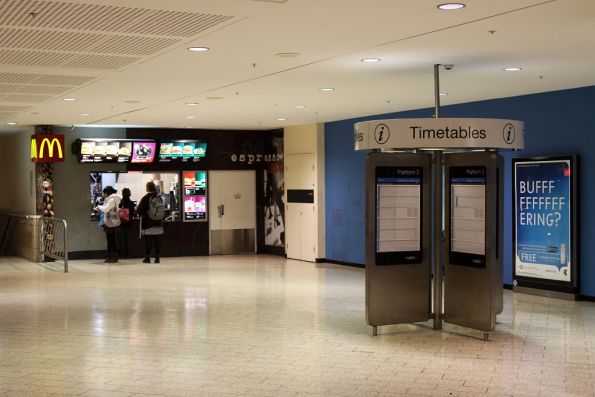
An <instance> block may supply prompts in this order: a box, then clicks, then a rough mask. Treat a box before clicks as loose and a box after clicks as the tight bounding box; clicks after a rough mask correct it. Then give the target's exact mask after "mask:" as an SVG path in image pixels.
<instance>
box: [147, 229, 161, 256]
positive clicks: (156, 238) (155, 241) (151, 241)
mask: <svg viewBox="0 0 595 397" xmlns="http://www.w3.org/2000/svg"><path fill="white" fill-rule="evenodd" d="M152 245H154V246H155V258H159V256H160V255H161V235H159V234H157V235H145V258H149V257H151V246H152Z"/></svg>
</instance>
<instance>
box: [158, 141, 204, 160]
mask: <svg viewBox="0 0 595 397" xmlns="http://www.w3.org/2000/svg"><path fill="white" fill-rule="evenodd" d="M206 153H207V144H206V143H204V142H199V141H165V142H161V145H160V146H159V162H160V163H173V162H181V163H197V162H199V161H200V159H202V158H203V157H205V155H206Z"/></svg>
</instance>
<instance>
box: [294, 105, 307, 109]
mask: <svg viewBox="0 0 595 397" xmlns="http://www.w3.org/2000/svg"><path fill="white" fill-rule="evenodd" d="M305 107H306V105H295V106H294V108H296V109H304V108H305Z"/></svg>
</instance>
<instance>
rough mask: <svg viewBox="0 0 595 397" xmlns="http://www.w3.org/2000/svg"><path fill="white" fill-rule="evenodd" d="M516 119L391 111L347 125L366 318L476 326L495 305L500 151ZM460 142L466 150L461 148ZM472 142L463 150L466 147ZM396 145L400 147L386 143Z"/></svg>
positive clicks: (519, 131)
mask: <svg viewBox="0 0 595 397" xmlns="http://www.w3.org/2000/svg"><path fill="white" fill-rule="evenodd" d="M523 127H524V126H523V123H522V122H519V121H515V120H499V119H446V118H444V119H396V120H376V121H366V122H361V123H357V124H356V125H355V136H354V140H355V148H356V150H364V149H371V150H374V152H372V153H370V154H369V155H368V157H367V158H366V319H367V321H368V324H370V325H371V326H373V330H374V331H373V332H374V334H376V332H377V327H378V326H381V325H388V324H399V323H411V322H424V321H427V320H428V319H429V318H433V320H434V329H437V330H439V329H442V321H445V322H448V323H451V324H455V325H461V326H464V327H469V328H473V329H476V330H480V331H483V332H484V338H485V339H487V338H488V333H489V332H490V331H493V330H494V327H495V325H496V315H497V314H499V313H501V312H502V306H503V295H502V294H503V281H502V278H503V276H502V259H503V258H502V247H503V242H502V234H503V223H502V215H503V208H502V206H503V187H502V178H503V174H504V169H503V161H502V158H501V156H499V155H498V153H497V150H498V149H522V148H523ZM466 149H467V150H466ZM469 149H473V150H469ZM396 151H400V152H396Z"/></svg>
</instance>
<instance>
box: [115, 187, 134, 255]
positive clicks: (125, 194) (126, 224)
mask: <svg viewBox="0 0 595 397" xmlns="http://www.w3.org/2000/svg"><path fill="white" fill-rule="evenodd" d="M130 194H131V193H130V189H128V188H127V187H125V188H124V189H122V201H121V202H120V208H127V209H128V221H125V220H124V219H121V218H120V220H121V221H122V223H121V224H120V241H119V244H118V247H119V248H120V250H119V251H120V257H123V258H128V254H129V252H128V241H129V240H130V229H131V227H132V217H133V216H134V201H132V200H131V199H130Z"/></svg>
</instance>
